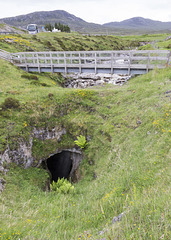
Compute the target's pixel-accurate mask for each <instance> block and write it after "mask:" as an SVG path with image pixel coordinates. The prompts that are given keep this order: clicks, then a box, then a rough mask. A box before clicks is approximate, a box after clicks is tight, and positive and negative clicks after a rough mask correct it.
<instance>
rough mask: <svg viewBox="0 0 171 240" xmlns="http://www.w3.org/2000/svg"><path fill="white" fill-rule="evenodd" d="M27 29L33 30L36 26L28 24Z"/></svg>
mask: <svg viewBox="0 0 171 240" xmlns="http://www.w3.org/2000/svg"><path fill="white" fill-rule="evenodd" d="M28 30H29V31H35V30H36V26H34V25H30V26H28Z"/></svg>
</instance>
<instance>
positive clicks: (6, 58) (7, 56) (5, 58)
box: [0, 49, 11, 62]
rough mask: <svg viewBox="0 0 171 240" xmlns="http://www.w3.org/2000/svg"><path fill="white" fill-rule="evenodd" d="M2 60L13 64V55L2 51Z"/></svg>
mask: <svg viewBox="0 0 171 240" xmlns="http://www.w3.org/2000/svg"><path fill="white" fill-rule="evenodd" d="M0 58H1V59H4V60H7V61H9V62H11V54H10V53H9V52H6V51H4V50H2V49H0Z"/></svg>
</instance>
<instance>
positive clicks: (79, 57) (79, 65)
mask: <svg viewBox="0 0 171 240" xmlns="http://www.w3.org/2000/svg"><path fill="white" fill-rule="evenodd" d="M81 72H82V71H81V56H80V52H79V73H80V74H81Z"/></svg>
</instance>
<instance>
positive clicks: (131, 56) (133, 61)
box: [11, 50, 171, 74]
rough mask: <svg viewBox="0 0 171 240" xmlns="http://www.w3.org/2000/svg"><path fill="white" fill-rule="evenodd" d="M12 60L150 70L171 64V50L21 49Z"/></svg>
mask: <svg viewBox="0 0 171 240" xmlns="http://www.w3.org/2000/svg"><path fill="white" fill-rule="evenodd" d="M11 61H12V62H13V63H14V64H15V65H17V66H19V67H21V68H23V69H25V70H26V71H38V72H46V71H51V72H65V73H67V72H71V71H76V72H80V73H81V72H84V71H90V70H91V71H94V72H95V73H97V72H99V71H104V70H105V69H107V70H109V71H110V72H111V73H114V72H115V71H116V70H117V69H120V70H124V69H126V71H127V72H128V74H130V73H131V71H132V70H133V69H134V70H136V69H137V70H143V71H146V72H148V71H149V70H151V69H154V68H165V67H166V66H168V65H171V52H170V51H167V50H149V51H147V50H146V51H144V50H142V51H136V50H131V51H80V52H77V51H71V52H69V51H68V52H62V51H61V52H20V53H15V54H11Z"/></svg>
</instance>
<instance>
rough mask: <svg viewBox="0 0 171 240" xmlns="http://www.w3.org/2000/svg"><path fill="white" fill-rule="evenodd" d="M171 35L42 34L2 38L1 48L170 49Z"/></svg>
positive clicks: (14, 49)
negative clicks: (170, 37) (170, 38)
mask: <svg viewBox="0 0 171 240" xmlns="http://www.w3.org/2000/svg"><path fill="white" fill-rule="evenodd" d="M169 36H170V35H169V34H153V35H148V34H147V35H141V36H112V35H108V36H104V35H99V36H93V35H81V34H79V33H39V34H37V35H36V36H32V35H29V34H23V35H18V36H16V35H15V36H14V35H1V36H0V48H1V49H3V50H6V51H9V52H17V51H91V50H130V49H135V48H137V49H166V50H168V49H170V44H171V43H170V41H171V40H169V39H168V40H167V38H168V37H169Z"/></svg>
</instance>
